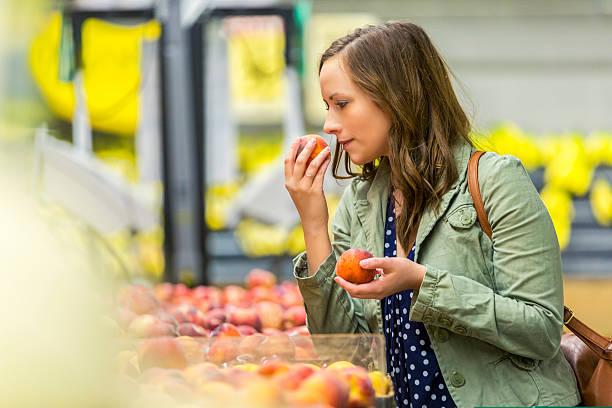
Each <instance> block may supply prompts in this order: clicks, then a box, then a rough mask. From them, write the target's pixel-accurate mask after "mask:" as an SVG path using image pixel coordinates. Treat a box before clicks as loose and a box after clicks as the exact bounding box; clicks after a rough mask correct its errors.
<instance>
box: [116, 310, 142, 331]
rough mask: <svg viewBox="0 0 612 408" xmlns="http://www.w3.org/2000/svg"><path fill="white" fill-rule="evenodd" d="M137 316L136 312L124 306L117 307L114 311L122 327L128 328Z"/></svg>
mask: <svg viewBox="0 0 612 408" xmlns="http://www.w3.org/2000/svg"><path fill="white" fill-rule="evenodd" d="M136 316H138V315H137V314H136V313H134V312H132V311H131V310H129V309H126V308H124V307H117V309H116V310H115V313H114V317H115V320H116V321H117V323H118V324H119V327H121V328H122V329H127V328H128V326H129V325H130V323H131V321H132V320H134V318H135V317H136Z"/></svg>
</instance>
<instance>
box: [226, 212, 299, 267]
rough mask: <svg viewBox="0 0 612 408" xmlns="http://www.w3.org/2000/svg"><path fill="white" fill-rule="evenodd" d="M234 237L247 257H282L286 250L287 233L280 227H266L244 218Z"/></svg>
mask: <svg viewBox="0 0 612 408" xmlns="http://www.w3.org/2000/svg"><path fill="white" fill-rule="evenodd" d="M234 235H235V237H236V239H237V241H238V242H239V243H240V246H241V247H242V250H243V251H244V253H245V254H246V255H248V256H253V257H255V256H265V255H282V254H284V253H285V251H286V248H287V237H288V235H289V231H288V230H287V229H285V228H284V227H282V226H276V225H267V224H263V223H260V222H258V221H255V220H253V219H249V218H246V219H244V220H242V221H241V222H240V224H238V226H237V227H236V231H235V232H234Z"/></svg>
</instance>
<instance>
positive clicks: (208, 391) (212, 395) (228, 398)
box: [194, 381, 235, 407]
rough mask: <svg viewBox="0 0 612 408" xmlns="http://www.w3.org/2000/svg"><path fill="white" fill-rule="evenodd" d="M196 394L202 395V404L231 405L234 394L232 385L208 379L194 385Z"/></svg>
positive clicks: (214, 405)
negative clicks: (208, 380)
mask: <svg viewBox="0 0 612 408" xmlns="http://www.w3.org/2000/svg"><path fill="white" fill-rule="evenodd" d="M194 389H195V392H196V394H197V395H200V396H202V397H204V401H202V406H212V407H221V406H230V407H231V406H233V405H232V404H231V402H232V399H233V397H234V395H235V390H234V387H232V386H231V385H229V384H228V383H225V382H221V381H210V382H205V383H203V384H200V385H198V386H197V387H194Z"/></svg>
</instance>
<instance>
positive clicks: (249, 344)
mask: <svg viewBox="0 0 612 408" xmlns="http://www.w3.org/2000/svg"><path fill="white" fill-rule="evenodd" d="M265 339H266V336H264V335H263V334H260V333H255V334H251V335H249V336H246V337H245V338H243V339H242V341H241V342H240V346H239V347H238V350H239V352H240V354H248V355H251V356H253V358H255V359H259V358H260V356H261V343H262V342H263V341H264V340H265Z"/></svg>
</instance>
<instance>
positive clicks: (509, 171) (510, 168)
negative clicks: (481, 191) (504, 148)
mask: <svg viewBox="0 0 612 408" xmlns="http://www.w3.org/2000/svg"><path fill="white" fill-rule="evenodd" d="M524 176H527V177H529V174H528V173H527V170H525V167H524V166H523V162H521V159H519V158H518V157H515V156H512V155H509V154H503V155H501V154H498V153H496V152H491V151H488V152H486V153H485V154H483V155H482V157H481V158H480V161H479V162H478V179H479V180H481V181H482V180H484V179H487V180H491V179H493V180H497V181H499V182H504V181H505V180H508V179H516V178H517V177H524Z"/></svg>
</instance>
